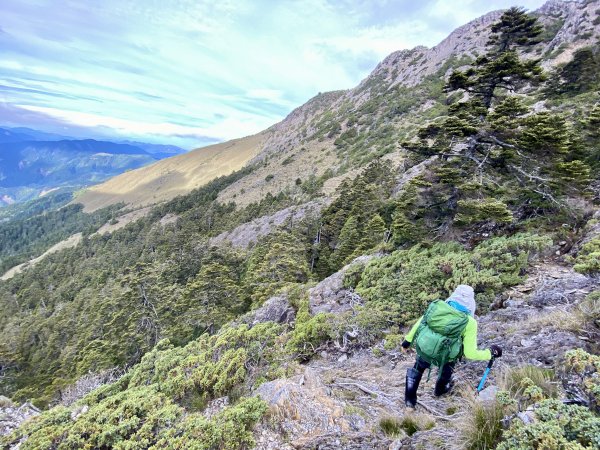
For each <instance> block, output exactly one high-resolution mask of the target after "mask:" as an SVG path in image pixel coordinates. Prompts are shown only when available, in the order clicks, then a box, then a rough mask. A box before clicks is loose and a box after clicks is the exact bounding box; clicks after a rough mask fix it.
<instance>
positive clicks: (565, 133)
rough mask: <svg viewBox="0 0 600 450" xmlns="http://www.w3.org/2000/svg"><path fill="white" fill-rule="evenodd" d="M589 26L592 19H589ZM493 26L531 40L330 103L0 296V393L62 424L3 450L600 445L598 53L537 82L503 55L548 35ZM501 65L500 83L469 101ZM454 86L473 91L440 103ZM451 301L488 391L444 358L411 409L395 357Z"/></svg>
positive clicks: (320, 100) (38, 423) (10, 283)
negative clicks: (434, 392) (447, 379)
mask: <svg viewBox="0 0 600 450" xmlns="http://www.w3.org/2000/svg"><path fill="white" fill-rule="evenodd" d="M555 4H556V3H552V5H555ZM556 5H559V6H560V5H561V4H556ZM578 5H579V6H580V7H581V9H586V8H587V9H590V8H591V9H590V11H592V13H590V14H588V15H586V16H581V21H580V22H578V23H579V25H580V26H581V28H582V29H584V30H586V29H587V26H588V25H587V24H592V25H594V23H595V22H598V23H600V18H598V16H600V2H599V1H595V2H588V3H581V4H578ZM564 8H565V11H567V10H568V9H569V8H570V6H569V4H566V5H565V6H564ZM596 10H598V13H596V12H595V11H596ZM567 13H569V12H568V11H567ZM505 14H506V15H507V17H508V18H511V17H512V18H515V17H516V18H517V19H518V20H523V21H524V23H530V28H529V29H528V33H527V35H526V36H525V37H524V38H523V39H519V42H516V41H514V40H513V41H512V42H513V43H512V46H513V47H512V48H508V47H505V48H502V47H501V46H500V45H498V44H494V43H492V44H490V45H489V46H488V48H486V54H487V56H488V57H487V58H484V59H482V60H480V61H477V62H475V63H473V64H469V61H467V58H465V60H464V61H463V60H459V59H457V58H450V59H449V60H447V61H446V62H445V63H443V64H442V66H441V67H440V68H439V69H437V71H436V72H435V74H432V75H429V76H426V77H425V78H423V80H422V82H421V83H419V84H417V85H415V86H411V87H407V86H404V87H403V86H399V85H395V86H393V87H391V88H390V85H391V83H393V80H392V78H390V80H389V81H388V82H380V80H381V77H380V78H377V79H372V80H370V82H369V83H366V84H364V85H363V86H362V87H361V89H362V92H361V93H358V91H357V97H356V98H355V99H356V105H358V106H356V105H355V104H354V103H352V102H348V103H344V101H343V96H344V95H346V94H347V93H344V92H342V93H332V94H325V95H320V96H318V97H317V98H315V99H313V101H311V102H309V104H308V105H305V107H302V108H300V109H298V110H296V111H295V112H294V113H293V114H292V115H291V116H290V117H289V123H292V122H293V123H295V126H296V130H297V132H298V133H300V134H299V135H297V136H295V137H294V136H293V135H292V134H290V135H289V136H288V135H286V129H285V127H284V128H281V129H280V130H279V131H281V134H279V135H277V137H276V138H275V137H274V136H275V133H276V131H277V129H276V127H274V128H272V129H271V130H270V131H269V132H268V134H267V135H266V136H265V139H266V140H265V143H264V144H263V146H261V145H258V147H263V148H264V152H263V153H261V154H258V155H257V156H256V158H255V159H254V160H253V164H252V165H251V166H249V167H246V168H244V169H242V170H240V171H237V172H234V173H232V174H230V175H228V176H225V177H219V178H216V179H213V180H212V181H210V182H208V183H206V184H205V185H203V186H201V187H199V188H197V189H194V190H193V191H192V192H190V193H189V194H186V195H182V196H180V197H178V198H176V199H173V200H171V201H166V202H164V203H163V204H160V205H157V206H155V207H152V208H149V210H148V214H146V215H144V216H143V217H140V218H139V219H138V220H136V221H133V222H131V223H128V224H127V225H125V226H124V227H122V228H119V229H115V230H114V231H113V232H112V233H111V234H108V233H106V234H101V233H98V234H89V231H88V232H87V233H86V234H84V236H83V237H82V239H81V243H80V244H79V245H77V246H76V247H73V248H70V249H65V250H63V251H60V252H56V253H52V254H50V255H48V256H47V257H46V258H45V260H44V262H43V264H41V263H39V264H37V265H35V266H34V267H32V268H30V269H29V270H27V271H24V272H22V273H19V274H16V275H15V276H14V277H13V278H12V279H10V280H7V281H0V310H1V311H2V314H0V331H1V332H0V386H1V387H2V389H3V390H5V392H7V393H9V394H10V396H11V397H13V399H14V400H16V401H21V402H23V401H27V400H29V399H34V404H35V405H37V406H44V407H45V406H51V405H55V407H54V408H51V409H49V410H48V411H45V412H43V413H42V414H41V415H39V416H37V418H34V419H33V420H31V421H29V422H27V423H24V424H23V425H22V426H21V427H19V428H18V429H16V430H14V431H13V432H12V433H11V434H10V435H9V436H8V437H4V438H0V447H1V446H4V447H6V448H11V449H12V448H15V449H16V448H20V449H21V450H27V449H36V448H52V447H58V448H60V447H62V446H71V447H77V446H82V445H88V446H90V447H94V448H115V447H116V448H118V447H132V448H151V449H156V450H158V449H162V448H173V449H175V448H199V449H205V450H214V449H215V448H231V449H244V448H248V447H252V445H254V444H255V443H256V444H257V447H258V448H260V449H265V450H266V449H269V450H270V449H292V448H296V449H307V450H308V449H314V448H320V449H340V448H341V449H356V450H359V449H360V450H367V449H382V450H383V449H388V450H389V449H390V448H393V449H400V448H407V449H409V448H410V449H412V448H426V449H438V448H449V449H454V448H469V449H480V448H500V449H502V450H509V449H513V448H536V446H537V447H543V446H545V447H546V448H570V447H574V448H575V447H577V448H589V449H595V448H597V447H598V445H600V415H599V413H600V411H599V410H598V404H599V399H598V392H600V390H599V384H598V380H599V378H598V373H600V357H599V356H596V355H597V353H598V350H599V348H598V342H600V341H599V340H598V338H599V337H600V313H599V311H600V306H599V305H600V285H599V280H600V278H598V277H599V275H600V264H599V263H598V261H600V227H599V225H598V223H599V221H600V212H599V205H600V183H599V182H600V180H599V179H598V173H600V172H599V169H600V153H599V149H600V133H599V132H598V130H599V128H598V124H599V123H600V103H599V102H598V97H597V91H598V88H599V87H600V80H599V79H598V76H597V74H598V72H597V71H596V70H595V69H596V67H600V48H599V47H598V46H597V45H594V46H592V47H591V48H589V49H585V50H584V51H582V52H575V53H573V60H572V61H569V63H568V64H567V65H566V66H564V67H560V68H559V70H558V71H556V72H550V73H547V77H541V76H540V75H541V72H540V70H539V67H538V66H537V65H536V64H533V63H529V62H528V63H526V64H523V61H522V59H521V58H520V57H519V54H518V53H517V51H516V50H515V48H519V50H522V52H521V56H529V55H532V54H535V53H536V51H537V50H536V49H537V48H542V46H544V45H547V43H548V42H550V41H551V40H553V39H554V37H555V36H556V35H557V34H556V30H560V28H561V27H562V26H563V25H562V21H561V20H558V19H556V20H555V21H554V20H553V21H551V22H552V24H554V25H553V26H554V28H552V29H551V30H550V31H551V32H548V28H546V30H545V38H544V39H543V40H542V42H541V43H539V44H536V45H534V42H535V39H534V38H535V36H536V33H537V31H536V30H537V27H535V26H534V25H533V22H530V21H531V18H529V17H526V16H524V15H523V13H522V12H520V11H519V10H512V11H509V12H507V13H505ZM505 14H503V15H502V17H504V16H505ZM565 14H566V13H565ZM569 14H571V13H569ZM573 14H579V13H578V12H573ZM589 16H591V17H589ZM502 20H503V21H504V19H502ZM569 20H570V19H569V17H568V16H565V17H564V23H568V22H569ZM578 20H579V19H578ZM509 22H510V21H509V20H508V19H507V23H509ZM559 25H560V26H559ZM594 26H595V25H594ZM501 30H503V31H500V32H498V33H497V34H501V33H502V35H503V36H504V37H507V36H508V37H513V35H512V33H514V32H515V31H514V29H512V27H511V26H510V25H506V24H504V25H503V27H502V28H501ZM552 30H554V31H552ZM594 30H595V28H594ZM585 33H588V31H585ZM594 33H596V35H595V36H592V38H593V39H591V40H590V39H589V36H587V34H584V35H582V37H581V38H579V35H577V34H571V35H570V37H569V39H573V40H574V41H573V42H571V41H566V43H567V45H574V46H577V45H579V43H578V41H586V40H589V41H590V42H594V41H595V39H596V38H597V36H598V34H597V32H596V31H594ZM459 38H460V36H457V39H458V40H459V41H460V40H461V39H459ZM586 42H587V41H586ZM527 49H529V51H526V50H527ZM542 52H543V48H542ZM547 56H548V57H551V56H552V55H547ZM555 56H558V54H555ZM548 61H549V60H548ZM582 61H584V62H585V64H583V65H582V64H581V62H582ZM471 62H472V61H471ZM498 62H500V63H502V64H504V65H505V66H504V67H503V69H504V71H503V72H502V76H503V77H504V79H502V80H501V81H502V83H501V85H500V86H498V84H494V85H493V86H492V87H491V88H490V89H482V90H479V91H477V90H475V89H472V90H471V95H465V91H467V90H468V89H469V88H471V87H473V86H475V87H478V86H483V87H487V88H489V86H490V80H491V81H492V82H493V83H496V82H497V79H496V78H495V77H496V76H497V75H498V73H497V71H495V70H492V69H495V68H496V67H495V66H494V65H495V64H497V63H498ZM453 65H456V66H460V67H463V68H464V69H465V70H466V69H467V68H468V69H469V71H468V72H460V73H454V74H453V75H452V76H451V77H448V78H449V80H448V81H449V82H448V85H447V90H448V91H449V92H443V87H444V83H443V80H442V78H441V77H442V76H443V75H445V74H447V73H448V72H449V69H452V66H453ZM467 65H468V66H467ZM457 80H458V82H460V83H458V82H457ZM457 85H458V86H457ZM490 91H491V94H492V101H491V102H490V103H489V104H488V107H486V106H485V103H483V100H482V99H485V95H486V93H489V92H490ZM482 92H483V93H482ZM338 102H340V103H339V109H336V110H335V111H336V114H338V113H339V114H338V115H334V114H333V113H331V111H332V108H333V107H334V106H333V105H338ZM336 107H337V106H336ZM340 118H341V119H343V120H342V121H341V122H340V121H338V119H340ZM416 125H420V126H419V127H417V126H416ZM352 130H353V131H352ZM303 133H305V135H303ZM413 137H414V139H411V138H413ZM400 140H402V141H403V143H402V145H400V144H399V142H398V141H400ZM276 144H280V145H279V146H278V145H276ZM328 146H330V147H328ZM328 151H329V154H328ZM317 153H318V155H317ZM311 155H312V159H311V158H310V156H311ZM320 158H331V159H332V160H336V161H338V164H339V166H334V167H333V169H334V170H327V169H326V168H324V167H321V166H322V165H324V164H323V161H325V159H322V160H321V161H319V159H320ZM311 162H312V164H310V163H311ZM308 164H310V165H308ZM280 167H281V168H285V169H283V170H285V172H283V173H285V176H286V177H290V176H291V179H290V180H286V179H283V177H281V178H279V177H280V172H279V171H278V170H279V168H280ZM290 167H292V168H294V167H295V168H296V171H295V172H293V171H291V169H290ZM312 168H315V171H314V172H313V171H312V170H310V169H312ZM317 170H323V174H322V175H318V173H320V172H317ZM343 178H346V179H345V180H344V181H345V182H342V183H339V182H340V181H341V180H342V179H343ZM290 183H291V186H290ZM335 183H338V184H339V185H338V186H337V188H335V190H334V192H332V193H330V191H327V190H326V189H328V188H330V187H331V186H330V184H335ZM246 187H247V188H248V189H249V191H245V190H244V191H242V189H246ZM326 192H327V194H325V193H326ZM246 194H248V197H250V198H254V199H255V200H256V201H252V202H250V203H249V204H247V205H246V206H244V204H245V203H243V202H246V201H247V199H246V198H244V197H245V196H246ZM324 194H325V195H324ZM241 197H242V198H241ZM319 197H325V198H319ZM228 199H234V200H236V202H237V204H233V203H229V202H228V201H227V200H228ZM220 200H224V201H220ZM238 200H239V202H238ZM111 217H112V216H111ZM110 224H112V225H113V226H114V227H115V228H118V227H119V220H118V219H116V218H114V217H113V218H112V220H111V221H110ZM230 244H231V245H230ZM458 284H469V285H471V286H473V288H474V291H475V300H476V303H477V314H479V317H478V319H479V324H480V327H479V344H480V347H484V346H486V347H487V346H489V345H491V344H499V345H501V346H502V347H503V348H504V350H505V354H504V356H503V357H502V358H503V359H500V360H498V361H497V362H496V364H495V368H494V370H493V372H492V376H491V378H490V380H489V383H490V387H491V389H488V391H486V392H485V393H484V395H482V396H479V397H477V396H476V395H475V393H474V392H473V390H474V386H475V384H476V382H477V381H478V379H479V377H480V376H481V372H482V369H483V367H484V366H485V363H483V362H469V363H459V366H458V370H457V374H456V380H457V386H456V388H455V390H454V391H453V392H452V393H451V395H449V396H446V397H443V398H434V397H433V396H431V387H432V386H431V385H432V382H433V381H434V380H435V378H434V377H435V372H434V375H433V376H432V378H433V379H431V380H425V379H424V380H423V382H422V383H423V384H422V388H421V390H420V401H421V403H420V404H419V405H418V407H417V411H415V412H411V411H408V410H407V409H406V408H405V407H404V405H403V403H402V388H403V379H402V378H403V377H402V375H403V373H404V371H405V369H406V368H408V367H410V366H411V364H412V363H413V361H414V359H413V358H414V355H412V354H409V355H405V354H403V353H402V352H401V350H400V343H401V342H402V339H403V337H404V335H405V333H406V331H407V329H408V328H409V327H410V325H411V324H412V323H414V321H415V320H416V319H417V318H418V317H419V316H420V315H421V314H422V313H423V312H424V311H425V309H426V308H427V306H428V304H429V303H430V302H431V301H433V300H435V299H444V298H447V297H448V295H449V293H450V292H451V291H452V290H453V289H454V288H455V287H456V286H457V285H458ZM496 393H498V394H499V395H496ZM0 401H1V402H2V403H3V404H5V405H6V406H5V407H4V410H3V411H2V412H4V411H6V412H5V413H6V414H7V415H8V416H16V417H15V418H14V420H13V419H12V418H11V419H9V423H10V425H9V428H13V427H14V426H15V424H14V422H15V421H18V420H20V418H19V417H18V414H15V408H14V406H13V405H12V404H11V402H10V401H8V400H5V399H1V398H0ZM0 407H2V406H0ZM23 410H24V411H27V412H28V413H29V408H27V407H24V408H23ZM33 413H35V411H33ZM523 425H527V427H524V426H523ZM9 432H10V430H9ZM540 443H541V444H540ZM538 444H539V445H538Z"/></svg>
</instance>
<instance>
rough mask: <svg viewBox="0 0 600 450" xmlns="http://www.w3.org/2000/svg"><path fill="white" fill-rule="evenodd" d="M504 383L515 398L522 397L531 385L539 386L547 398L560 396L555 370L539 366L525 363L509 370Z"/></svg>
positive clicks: (504, 386)
mask: <svg viewBox="0 0 600 450" xmlns="http://www.w3.org/2000/svg"><path fill="white" fill-rule="evenodd" d="M524 380H527V381H524ZM502 384H503V388H504V390H506V391H508V392H509V393H510V395H511V396H512V397H515V398H519V397H522V396H523V395H524V392H525V390H527V389H528V388H529V387H531V386H536V387H537V388H539V389H540V391H541V393H542V395H543V396H544V397H546V398H555V397H557V396H558V385H557V381H556V379H555V376H554V372H553V371H552V370H550V369H544V368H540V367H537V366H532V365H524V366H521V367H516V368H511V369H509V370H507V371H506V372H505V374H504V377H503V380H502Z"/></svg>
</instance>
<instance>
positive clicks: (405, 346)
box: [402, 339, 410, 349]
mask: <svg viewBox="0 0 600 450" xmlns="http://www.w3.org/2000/svg"><path fill="white" fill-rule="evenodd" d="M408 347H410V342H408V341H407V340H406V339H404V342H403V343H402V348H405V349H406V348H408Z"/></svg>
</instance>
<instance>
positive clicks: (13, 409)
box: [0, 395, 40, 436]
mask: <svg viewBox="0 0 600 450" xmlns="http://www.w3.org/2000/svg"><path fill="white" fill-rule="evenodd" d="M39 413H40V410H39V409H37V408H36V407H35V406H33V405H32V404H31V403H23V404H22V405H20V406H17V405H15V404H14V403H13V402H12V401H11V400H10V399H8V398H6V397H4V396H2V395H0V436H5V435H7V434H10V433H11V432H12V431H13V430H14V429H16V428H18V427H19V425H21V423H23V422H24V421H25V420H27V419H29V418H30V417H34V416H37V415H38V414H39Z"/></svg>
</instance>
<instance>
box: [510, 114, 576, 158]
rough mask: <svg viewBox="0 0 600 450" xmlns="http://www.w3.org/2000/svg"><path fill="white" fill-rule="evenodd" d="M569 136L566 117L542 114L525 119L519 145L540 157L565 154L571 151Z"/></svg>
mask: <svg viewBox="0 0 600 450" xmlns="http://www.w3.org/2000/svg"><path fill="white" fill-rule="evenodd" d="M569 136H570V134H569V128H568V125H567V123H566V120H565V119H564V117H562V116H560V115H557V114H551V113H549V112H541V113H537V114H533V115H531V116H529V117H527V118H525V120H524V122H523V131H522V133H521V134H520V136H519V144H520V145H521V146H522V147H523V148H524V149H525V150H527V151H528V152H531V153H533V154H536V155H540V156H551V155H557V154H564V153H566V152H567V151H568V150H569V143H570V140H569Z"/></svg>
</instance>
